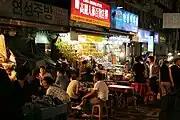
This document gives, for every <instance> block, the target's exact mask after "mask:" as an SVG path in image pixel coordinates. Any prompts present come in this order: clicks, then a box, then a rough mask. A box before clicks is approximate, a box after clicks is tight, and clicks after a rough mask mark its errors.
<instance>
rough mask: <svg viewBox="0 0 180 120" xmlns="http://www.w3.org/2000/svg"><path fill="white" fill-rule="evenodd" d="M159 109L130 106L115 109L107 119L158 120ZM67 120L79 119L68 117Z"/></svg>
mask: <svg viewBox="0 0 180 120" xmlns="http://www.w3.org/2000/svg"><path fill="white" fill-rule="evenodd" d="M159 111H160V110H159V109H157V108H151V107H140V109H139V111H138V112H137V111H135V110H134V109H132V108H128V110H127V109H117V110H116V112H115V115H114V116H113V118H111V119H108V120H159V118H158V116H159ZM69 120H81V119H75V118H69Z"/></svg>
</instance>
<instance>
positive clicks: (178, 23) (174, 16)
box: [163, 13, 180, 28]
mask: <svg viewBox="0 0 180 120" xmlns="http://www.w3.org/2000/svg"><path fill="white" fill-rule="evenodd" d="M163 28H180V13H163Z"/></svg>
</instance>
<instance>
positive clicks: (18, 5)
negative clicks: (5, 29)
mask: <svg viewBox="0 0 180 120" xmlns="http://www.w3.org/2000/svg"><path fill="white" fill-rule="evenodd" d="M0 6H1V7H0V17H6V18H13V19H19V20H28V21H34V22H40V23H48V24H55V25H64V26H67V25H69V23H68V10H67V9H63V8H59V7H55V6H51V5H48V4H44V3H39V2H35V1H32V0H0Z"/></svg>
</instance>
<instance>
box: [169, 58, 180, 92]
mask: <svg viewBox="0 0 180 120" xmlns="http://www.w3.org/2000/svg"><path fill="white" fill-rule="evenodd" d="M170 80H171V82H172V87H174V88H175V89H179V88H180V58H177V59H175V60H174V65H173V66H171V68H170Z"/></svg>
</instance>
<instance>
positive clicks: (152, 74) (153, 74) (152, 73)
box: [148, 56, 159, 95]
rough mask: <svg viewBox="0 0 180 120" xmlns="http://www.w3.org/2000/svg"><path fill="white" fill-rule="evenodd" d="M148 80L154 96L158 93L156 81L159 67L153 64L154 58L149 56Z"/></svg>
mask: <svg viewBox="0 0 180 120" xmlns="http://www.w3.org/2000/svg"><path fill="white" fill-rule="evenodd" d="M148 61H149V79H150V87H151V90H152V91H153V92H154V94H155V95H157V93H158V85H157V80H158V76H159V66H158V65H157V64H156V63H155V62H154V61H155V60H154V56H149V58H148Z"/></svg>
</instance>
